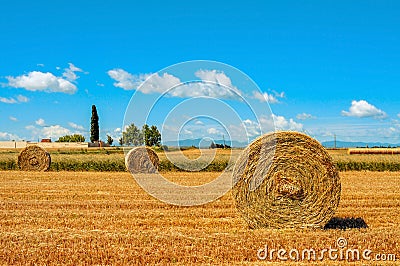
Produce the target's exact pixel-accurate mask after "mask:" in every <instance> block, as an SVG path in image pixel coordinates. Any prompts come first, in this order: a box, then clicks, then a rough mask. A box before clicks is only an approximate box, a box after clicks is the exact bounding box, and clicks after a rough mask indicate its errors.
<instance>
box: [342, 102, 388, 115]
mask: <svg viewBox="0 0 400 266" xmlns="http://www.w3.org/2000/svg"><path fill="white" fill-rule="evenodd" d="M342 115H343V116H352V117H359V118H362V117H372V118H375V119H382V118H386V117H387V114H386V113H385V112H384V111H382V110H380V109H378V108H376V107H375V106H373V105H372V104H370V103H368V102H367V101H365V100H360V101H352V102H351V106H350V108H349V111H348V112H347V111H342Z"/></svg>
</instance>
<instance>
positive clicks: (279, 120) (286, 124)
mask: <svg viewBox="0 0 400 266" xmlns="http://www.w3.org/2000/svg"><path fill="white" fill-rule="evenodd" d="M272 118H273V120H274V123H275V128H276V129H277V130H294V131H302V130H303V124H301V123H297V122H296V121H294V120H293V119H292V118H290V119H289V120H288V119H287V118H285V117H284V116H279V115H274V114H272Z"/></svg>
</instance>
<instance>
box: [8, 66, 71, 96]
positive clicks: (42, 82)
mask: <svg viewBox="0 0 400 266" xmlns="http://www.w3.org/2000/svg"><path fill="white" fill-rule="evenodd" d="M6 79H7V80H8V83H7V84H6V85H7V86H9V87H13V88H23V89H25V90H29V91H44V92H49V93H50V92H62V93H67V94H74V93H75V92H76V91H77V87H76V86H75V85H74V84H73V83H71V82H70V81H68V80H66V79H63V78H62V77H56V76H55V75H53V74H52V73H50V72H46V73H44V72H40V71H32V72H29V73H28V74H26V75H21V76H17V77H11V76H8V77H6Z"/></svg>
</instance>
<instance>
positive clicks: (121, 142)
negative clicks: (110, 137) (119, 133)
mask: <svg viewBox="0 0 400 266" xmlns="http://www.w3.org/2000/svg"><path fill="white" fill-rule="evenodd" d="M118 143H119V145H121V146H122V145H124V139H123V138H122V137H121V138H119V139H118Z"/></svg>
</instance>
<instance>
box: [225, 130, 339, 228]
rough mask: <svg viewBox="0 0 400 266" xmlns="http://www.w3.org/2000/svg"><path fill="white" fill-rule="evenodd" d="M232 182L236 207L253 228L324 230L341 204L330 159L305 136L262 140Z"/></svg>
mask: <svg viewBox="0 0 400 266" xmlns="http://www.w3.org/2000/svg"><path fill="white" fill-rule="evenodd" d="M233 178H234V187H233V190H232V192H233V196H234V198H235V200H236V207H237V209H238V210H239V212H240V213H241V214H242V216H243V218H244V219H245V220H246V222H247V223H248V225H249V227H250V228H263V227H269V228H287V227H289V228H290V227H292V228H323V227H324V226H325V224H326V223H327V222H328V221H329V220H330V219H331V218H332V217H333V215H334V213H335V210H336V208H337V206H338V204H339V200H340V191H341V185H340V179H339V174H338V172H337V170H336V168H335V166H334V163H333V162H332V158H331V156H330V155H329V154H328V153H327V152H326V150H325V149H324V148H323V146H322V145H321V144H320V143H319V142H317V141H316V140H314V139H312V138H310V137H309V136H307V135H304V134H301V133H296V132H276V133H270V134H267V135H264V136H261V137H259V138H258V139H256V140H255V141H253V142H252V143H251V144H250V145H249V146H248V147H247V148H246V149H245V150H244V151H243V153H242V154H241V156H240V157H239V158H238V160H237V162H236V165H235V169H234V172H233Z"/></svg>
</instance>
